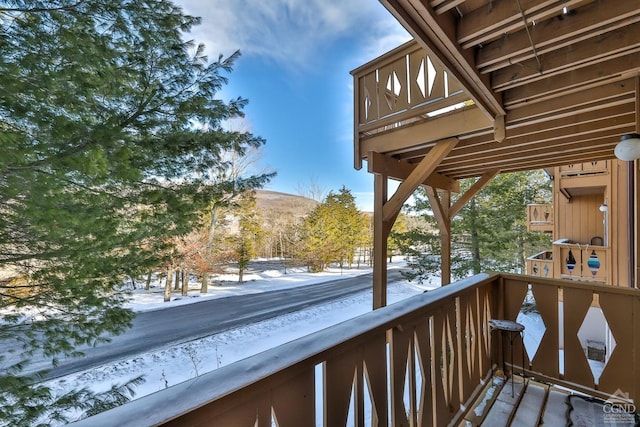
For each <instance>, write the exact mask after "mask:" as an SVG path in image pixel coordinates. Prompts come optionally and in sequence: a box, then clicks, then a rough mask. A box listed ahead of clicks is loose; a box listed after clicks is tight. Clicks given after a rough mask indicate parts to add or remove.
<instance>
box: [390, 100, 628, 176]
mask: <svg viewBox="0 0 640 427" xmlns="http://www.w3.org/2000/svg"><path fill="white" fill-rule="evenodd" d="M623 101H624V102H623ZM623 101H619V102H617V103H614V104H613V105H611V106H609V107H607V108H601V109H597V110H595V109H593V110H592V109H590V108H587V109H586V110H585V111H580V110H578V111H574V112H571V111H568V112H567V113H566V114H558V115H557V117H556V118H554V119H553V120H549V119H547V121H543V120H541V121H539V122H537V121H536V122H533V123H531V124H526V125H521V126H514V127H510V128H509V139H508V140H507V141H506V142H504V143H501V144H500V143H496V142H495V141H494V140H493V138H492V137H491V135H488V134H487V133H484V134H480V135H477V136H472V137H466V138H461V139H460V142H459V143H458V145H457V146H456V148H455V149H454V150H453V151H452V152H451V153H450V154H449V156H448V158H447V159H446V161H445V163H448V162H450V161H460V160H461V159H462V158H463V157H465V156H466V157H468V158H469V159H471V160H472V161H474V162H475V161H477V160H478V153H479V152H483V153H485V152H488V153H491V152H492V151H500V152H509V153H512V152H513V150H517V151H521V150H525V149H527V147H539V146H547V145H546V144H547V142H549V141H554V140H562V141H564V142H563V143H568V142H570V141H571V140H577V139H579V137H580V136H586V135H589V134H590V133H591V132H595V131H600V130H605V131H606V133H607V134H610V132H609V130H610V129H612V127H613V128H616V127H624V126H625V123H626V124H631V123H632V121H633V117H634V116H633V114H634V104H633V99H632V98H629V99H624V100H623ZM565 128H566V129H565ZM607 129H609V130H607ZM426 153H427V149H420V150H414V151H412V152H410V153H406V154H405V153H401V154H399V155H398V156H397V157H398V159H399V160H405V161H407V162H409V159H416V158H417V159H419V158H422V156H424V155H425V154H426Z"/></svg>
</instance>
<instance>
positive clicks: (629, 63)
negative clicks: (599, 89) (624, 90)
mask: <svg viewBox="0 0 640 427" xmlns="http://www.w3.org/2000/svg"><path fill="white" fill-rule="evenodd" d="M639 52H640V48H636V49H634V50H633V51H631V52H628V53H627V54H626V55H624V56H620V57H617V58H612V59H608V60H606V61H603V62H599V63H597V64H593V65H592V66H590V67H583V68H579V69H575V70H572V71H569V72H567V73H563V75H562V77H561V78H559V77H558V76H551V77H546V78H543V79H541V80H538V81H535V82H532V83H528V84H526V85H523V86H518V87H515V88H513V89H509V90H507V91H505V92H504V103H505V105H506V106H512V105H514V104H520V103H526V102H531V101H532V100H536V99H546V98H552V97H556V96H558V94H559V93H562V94H563V95H564V93H567V92H579V91H582V90H584V88H585V87H588V86H589V85H594V86H595V85H601V84H603V83H606V82H607V81H616V80H620V79H622V78H625V77H626V78H628V77H631V75H632V74H633V73H637V72H638V71H640V68H639V67H638V63H637V58H638V56H639V55H640V53H639Z"/></svg>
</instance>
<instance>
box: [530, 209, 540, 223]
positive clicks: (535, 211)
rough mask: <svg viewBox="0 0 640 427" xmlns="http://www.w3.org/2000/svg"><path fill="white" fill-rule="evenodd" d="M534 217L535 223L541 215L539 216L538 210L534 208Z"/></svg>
mask: <svg viewBox="0 0 640 427" xmlns="http://www.w3.org/2000/svg"><path fill="white" fill-rule="evenodd" d="M532 215H533V220H534V221H537V220H538V215H539V214H538V208H533V213H532Z"/></svg>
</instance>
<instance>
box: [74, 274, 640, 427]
mask: <svg viewBox="0 0 640 427" xmlns="http://www.w3.org/2000/svg"><path fill="white" fill-rule="evenodd" d="M528 291H531V293H532V295H533V297H534V298H535V302H536V306H537V310H538V312H539V315H540V318H541V319H542V321H543V322H544V325H545V326H546V331H545V332H544V335H543V336H542V338H541V341H540V343H539V349H538V351H537V352H536V353H535V357H528V356H527V358H526V362H525V365H526V366H525V368H526V369H527V374H529V375H535V376H536V377H538V378H542V379H546V380H549V381H551V382H555V383H558V384H562V385H565V386H569V387H573V388H574V389H578V390H580V391H585V392H588V393H591V394H596V395H601V396H603V397H606V396H608V395H610V394H613V393H616V392H619V391H622V392H624V393H629V394H630V396H631V397H632V398H634V399H637V398H640V367H637V366H636V365H637V363H635V360H634V355H635V354H637V352H638V351H640V324H638V322H636V321H635V320H634V319H636V318H637V316H640V292H639V291H637V290H632V289H622V288H614V287H610V286H602V285H594V284H590V283H575V282H571V281H560V280H547V279H541V278H533V277H531V276H516V275H505V274H496V275H492V276H488V275H485V274H483V275H478V276H474V277H472V278H469V279H466V280H463V281H461V282H457V283H455V284H451V285H448V286H445V287H443V288H440V289H437V290H435V291H430V292H428V293H425V294H422V295H418V296H415V297H413V298H410V299H408V300H405V301H402V302H401V303H397V304H393V305H391V306H388V307H385V308H382V309H379V310H375V311H373V312H371V313H367V314H365V315H363V316H360V317H358V318H355V319H353V320H350V321H347V322H344V323H341V324H339V325H336V326H334V327H331V328H327V329H325V330H322V331H319V332H316V333H314V334H312V335H309V336H307V337H303V338H301V339H298V340H295V341H293V342H290V343H288V344H285V345H283V346H279V347H276V348H273V349H271V350H268V351H266V352H264V353H261V354H258V355H256V356H253V357H250V358H248V359H245V360H242V361H240V362H237V363H234V364H231V365H228V366H225V367H223V368H220V369H218V370H216V371H213V372H211V373H208V374H205V375H203V376H200V377H198V378H195V379H192V380H189V381H186V382H184V383H182V384H179V385H176V386H174V387H170V388H168V389H166V390H163V391H160V392H157V393H155V394H152V395H150V396H146V397H143V398H141V399H138V400H135V401H133V402H130V403H128V404H126V405H123V406H121V407H118V408H116V409H113V410H110V411H108V412H105V413H102V414H99V415H97V416H94V417H91V418H89V419H86V420H83V421H80V422H78V423H77V425H78V426H91V427H98V426H102V425H110V426H111V425H118V426H121V427H125V426H134V425H135V426H138V425H169V426H171V425H191V426H205V425H206V426H210V425H216V426H218V425H219V426H247V427H249V426H251V427H253V426H271V425H278V426H280V427H287V426H293V427H302V426H316V425H324V426H331V427H334V426H347V425H354V426H363V425H385V426H386V425H393V426H405V425H416V426H429V425H433V426H441V425H447V424H457V423H458V422H459V421H461V419H462V417H463V416H464V412H465V409H464V408H469V407H470V406H469V405H470V403H471V402H472V401H473V400H474V399H475V398H476V397H477V395H478V394H479V393H480V391H481V389H482V386H481V384H482V381H483V380H485V379H486V378H487V377H488V376H489V375H490V374H491V368H492V360H493V362H494V363H495V362H497V363H502V360H503V359H504V360H511V359H510V357H508V356H509V355H508V346H505V347H507V348H506V349H505V350H506V351H507V353H504V354H503V352H502V345H500V340H501V337H500V336H499V335H497V334H492V333H491V332H490V330H489V328H488V321H489V319H491V318H503V319H512V320H515V319H516V318H517V316H518V313H519V311H520V309H521V307H522V306H523V301H524V300H525V296H526V295H527V292H528ZM594 296H597V298H596V299H597V301H598V302H599V306H600V307H601V308H602V311H603V314H604V316H605V318H606V319H607V322H608V325H609V328H610V330H611V333H612V334H613V336H614V337H615V340H616V343H617V345H616V347H615V349H614V350H613V353H611V354H610V355H609V359H608V360H609V363H607V364H606V366H605V368H604V370H603V372H602V375H601V376H600V378H599V381H598V382H597V383H596V381H595V380H594V377H593V375H592V374H591V371H590V368H589V365H588V362H587V359H586V356H585V353H584V350H583V348H582V346H581V343H580V341H579V340H578V331H579V329H580V327H581V325H582V323H583V321H584V317H585V314H586V313H587V311H588V309H589V307H591V306H592V304H593V301H594ZM560 319H563V321H562V323H561V325H562V331H560V330H559V326H558V325H559V321H560ZM560 334H562V337H563V341H561V339H560V336H561V335H560ZM492 340H495V341H497V343H496V345H492ZM521 350H522V346H521V344H520V343H519V342H517V340H516V342H515V347H514V350H513V351H514V352H515V354H517V355H518V357H516V358H515V360H520V354H521V353H520V352H521ZM561 366H563V369H561V368H560V367H561ZM520 369H521V367H516V372H517V371H519V370H520Z"/></svg>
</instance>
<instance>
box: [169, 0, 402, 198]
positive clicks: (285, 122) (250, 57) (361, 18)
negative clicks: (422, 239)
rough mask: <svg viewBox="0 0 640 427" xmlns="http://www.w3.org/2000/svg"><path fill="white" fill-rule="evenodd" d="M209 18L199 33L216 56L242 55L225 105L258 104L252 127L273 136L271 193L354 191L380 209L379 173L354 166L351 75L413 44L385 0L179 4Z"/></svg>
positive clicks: (265, 158) (200, 0) (250, 114)
mask: <svg viewBox="0 0 640 427" xmlns="http://www.w3.org/2000/svg"><path fill="white" fill-rule="evenodd" d="M176 2H177V3H178V4H180V5H181V6H182V7H183V8H184V10H185V12H187V13H189V14H192V15H195V16H200V17H202V24H201V25H200V26H198V27H197V28H196V29H195V30H194V31H193V33H192V34H191V36H192V37H193V38H194V39H195V40H196V41H198V42H202V43H204V44H205V45H206V47H207V49H206V51H207V54H208V55H209V57H210V58H214V59H215V58H217V57H218V55H220V54H223V55H228V54H230V53H232V52H234V51H235V50H237V49H239V50H240V51H241V53H242V56H241V57H240V59H239V60H238V61H237V62H236V65H235V68H234V71H233V72H232V73H231V74H230V75H229V76H228V77H229V84H228V85H227V86H226V87H225V88H224V90H223V91H222V92H221V94H220V95H221V97H222V98H223V99H230V98H235V97H237V96H241V97H243V98H247V99H249V105H248V106H247V108H246V109H245V113H246V124H248V125H249V126H250V130H251V131H252V132H253V133H254V134H256V135H259V136H261V137H263V138H265V139H266V140H267V144H266V146H265V147H264V148H263V154H262V158H261V163H262V166H265V167H269V168H270V169H272V170H275V171H276V172H277V173H278V176H277V177H276V178H275V179H274V180H273V181H272V182H271V183H270V184H268V186H267V187H266V188H267V189H269V190H274V191H281V192H286V193H292V194H298V193H299V192H300V190H301V189H303V188H306V187H309V186H310V185H311V184H312V183H315V184H316V185H318V186H319V187H321V188H322V189H323V190H325V191H326V192H328V191H330V190H334V191H337V190H339V189H340V187H341V186H343V185H344V186H346V187H347V188H349V189H350V190H351V192H352V194H353V195H354V196H355V197H356V200H357V203H358V206H359V207H360V208H361V209H364V210H372V201H373V177H372V175H371V174H369V173H367V172H366V170H365V168H363V169H362V170H360V171H356V170H355V169H354V168H353V81H352V77H351V75H350V74H349V72H350V71H351V70H352V69H354V68H356V67H358V66H360V65H362V64H364V63H365V62H368V61H369V60H371V59H374V58H375V57H377V56H379V55H381V54H383V53H385V52H387V51H388V50H390V49H392V48H394V47H396V46H398V45H400V44H401V43H403V42H404V41H406V40H408V39H409V36H408V35H407V33H406V32H405V30H404V29H403V28H402V27H401V26H400V24H398V23H397V21H396V20H395V19H394V18H393V17H392V16H391V15H390V14H389V13H388V12H387V11H386V10H385V9H384V7H383V6H382V5H381V4H380V3H379V2H378V1H376V0H268V1H265V0H224V1H223V0H176Z"/></svg>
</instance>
